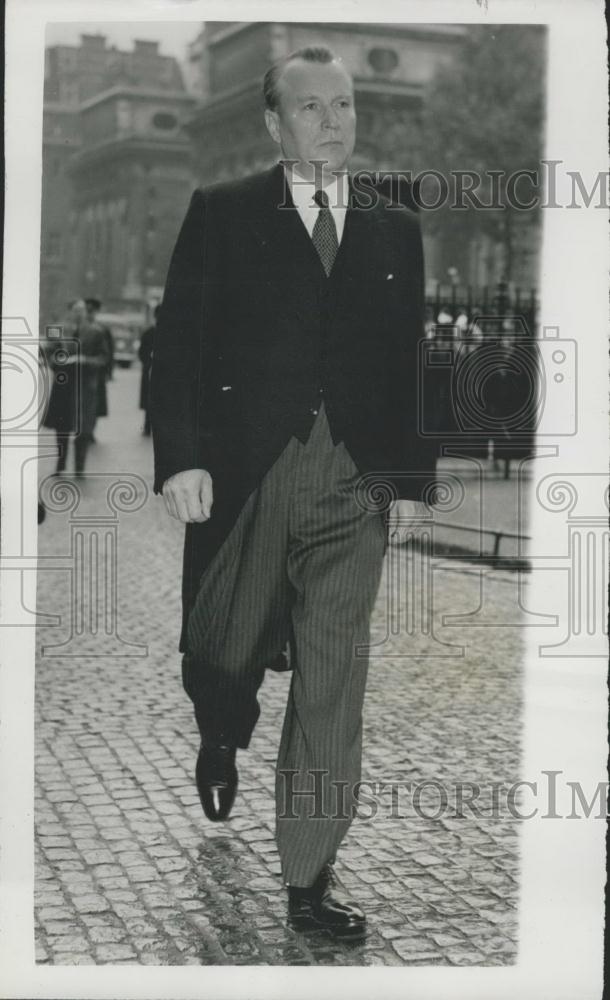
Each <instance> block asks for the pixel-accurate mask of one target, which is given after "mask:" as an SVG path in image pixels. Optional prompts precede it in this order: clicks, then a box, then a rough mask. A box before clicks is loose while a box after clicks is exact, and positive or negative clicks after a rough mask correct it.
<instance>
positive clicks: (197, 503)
mask: <svg viewBox="0 0 610 1000" xmlns="http://www.w3.org/2000/svg"><path fill="white" fill-rule="evenodd" d="M162 492H163V499H164V500H165V506H166V507H167V513H168V514H169V515H170V516H171V517H175V518H176V520H177V521H182V522H183V523H184V524H190V523H191V522H193V521H196V522H198V523H201V522H202V521H207V520H208V518H209V517H210V514H211V511H212V503H213V502H214V494H213V491H212V477H211V475H210V473H209V472H206V470H205V469H185V471H184V472H177V473H176V474H175V475H174V476H170V477H169V479H166V480H165V482H164V483H163V490H162Z"/></svg>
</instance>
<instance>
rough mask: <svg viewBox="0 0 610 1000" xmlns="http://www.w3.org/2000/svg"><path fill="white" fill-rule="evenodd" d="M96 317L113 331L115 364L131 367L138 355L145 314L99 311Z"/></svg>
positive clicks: (97, 320)
mask: <svg viewBox="0 0 610 1000" xmlns="http://www.w3.org/2000/svg"><path fill="white" fill-rule="evenodd" d="M95 319H96V322H98V323H103V324H104V326H107V327H108V329H109V330H110V332H111V333H112V339H113V341H114V362H115V364H117V365H119V367H121V368H130V367H131V365H132V364H133V362H134V361H135V360H136V359H137V357H138V347H139V346H140V336H141V334H142V330H143V329H144V327H145V325H146V324H145V320H144V317H143V315H142V314H141V313H110V312H99V313H98V314H97V316H96V317H95Z"/></svg>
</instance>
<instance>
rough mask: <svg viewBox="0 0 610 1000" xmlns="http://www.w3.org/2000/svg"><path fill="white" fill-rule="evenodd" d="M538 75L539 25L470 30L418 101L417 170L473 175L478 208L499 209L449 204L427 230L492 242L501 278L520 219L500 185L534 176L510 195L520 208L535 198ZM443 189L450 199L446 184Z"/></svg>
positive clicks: (541, 59) (541, 58) (539, 146)
mask: <svg viewBox="0 0 610 1000" xmlns="http://www.w3.org/2000/svg"><path fill="white" fill-rule="evenodd" d="M544 75H545V29H544V27H542V26H540V25H504V24H503V25H489V26H487V25H486V26H475V27H474V28H472V29H470V30H469V32H468V34H467V35H466V37H465V39H464V41H463V43H462V49H461V52H460V54H459V55H458V56H457V58H456V59H455V60H454V61H453V62H452V63H451V64H448V65H447V66H446V67H444V68H442V69H441V70H440V71H439V72H438V73H437V74H436V75H435V78H434V79H433V81H432V82H431V84H430V86H429V88H428V90H427V93H426V95H425V98H424V106H423V111H422V120H421V136H420V142H418V147H419V150H418V152H419V155H418V161H419V162H418V167H419V170H420V171H424V170H426V171H427V170H436V171H439V172H440V173H441V174H442V175H443V176H444V177H445V178H447V179H448V180H450V179H451V178H452V172H454V171H466V170H468V171H474V172H476V173H477V175H478V176H479V177H480V178H481V182H480V185H479V186H478V187H476V188H475V191H476V194H477V195H478V197H479V198H480V200H481V201H482V202H483V203H485V204H488V203H489V202H490V201H492V200H493V201H494V202H495V204H497V205H498V206H500V207H498V208H496V209H493V210H489V209H487V210H481V209H476V208H474V207H470V208H467V209H464V210H457V211H456V210H455V209H452V208H451V207H450V206H451V199H450V201H449V204H448V205H445V206H443V207H442V208H440V209H439V210H438V211H437V212H434V213H428V214H429V215H431V216H433V218H431V219H430V224H431V227H432V228H433V229H436V230H437V231H438V230H439V229H444V228H445V227H446V226H447V225H453V226H455V225H459V226H460V227H463V231H464V233H465V234H466V233H468V234H469V235H470V236H471V237H472V236H474V235H475V234H476V233H477V232H484V233H487V234H489V235H490V236H492V238H493V239H494V240H495V241H500V242H501V243H502V244H503V246H504V261H505V275H504V276H505V277H506V278H507V279H510V277H511V270H512V263H513V251H514V233H515V222H516V216H517V215H519V216H521V218H520V220H519V223H522V222H523V216H524V210H523V209H519V208H517V207H515V206H514V203H513V204H511V199H510V197H509V192H507V182H508V179H509V178H510V176H511V175H514V174H515V172H517V171H523V170H530V171H535V172H536V176H537V178H538V182H537V183H536V184H532V182H531V180H530V179H524V180H522V181H520V182H519V184H518V185H517V188H516V192H517V197H518V198H519V199H520V200H521V201H523V202H525V201H528V200H530V199H532V197H533V196H536V195H537V196H540V194H541V192H540V178H541V173H540V160H541V157H542V151H543V132H544ZM491 171H498V172H501V175H502V176H501V178H500V179H499V180H498V179H496V181H495V184H496V188H495V190H494V191H493V195H494V197H493V199H492V197H491V195H492V180H491V177H490V172H491ZM434 183H436V182H434ZM449 187H450V194H451V196H453V193H454V190H455V185H454V183H453V182H452V181H451V180H450V185H449ZM436 191H437V192H438V184H437V185H436ZM537 200H538V199H537ZM464 201H465V203H466V204H467V201H466V199H464ZM513 201H514V200H513ZM537 212H538V209H537V208H532V209H527V221H528V223H530V222H531V223H534V224H535V223H536V221H537ZM448 213H449V215H448Z"/></svg>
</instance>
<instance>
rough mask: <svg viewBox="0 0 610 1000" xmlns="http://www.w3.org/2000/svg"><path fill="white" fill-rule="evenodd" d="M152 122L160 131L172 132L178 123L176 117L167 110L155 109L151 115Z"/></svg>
mask: <svg viewBox="0 0 610 1000" xmlns="http://www.w3.org/2000/svg"><path fill="white" fill-rule="evenodd" d="M152 123H153V126H154V127H155V128H158V129H160V130H161V131H162V132H172V131H173V130H174V129H175V128H176V126H177V125H178V119H177V118H176V116H175V115H172V114H171V113H170V112H169V111H156V112H155V114H154V115H153V116H152Z"/></svg>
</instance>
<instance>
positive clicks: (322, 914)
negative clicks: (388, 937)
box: [288, 864, 366, 940]
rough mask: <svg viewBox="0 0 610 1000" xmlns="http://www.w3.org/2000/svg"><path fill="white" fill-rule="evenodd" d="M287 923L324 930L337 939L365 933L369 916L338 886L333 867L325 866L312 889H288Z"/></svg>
mask: <svg viewBox="0 0 610 1000" xmlns="http://www.w3.org/2000/svg"><path fill="white" fill-rule="evenodd" d="M288 920H289V923H290V924H291V925H292V927H294V928H295V929H296V930H305V929H310V930H311V929H315V928H318V929H321V928H324V929H326V930H328V931H330V932H331V934H333V936H334V937H338V938H349V939H351V940H353V939H354V938H362V937H364V935H365V934H366V917H365V915H364V913H363V912H362V910H361V909H360V907H359V906H357V905H356V903H353V902H352V901H351V900H350V899H348V898H347V896H346V895H345V894H344V893H343V892H342V891H341V889H340V888H339V887H338V882H337V876H336V875H335V871H334V868H333V866H332V865H331V864H327V865H324V868H323V869H322V871H321V872H320V874H319V875H318V877H317V879H316V881H315V882H314V884H313V885H312V886H308V887H307V888H299V887H298V886H294V885H289V886H288Z"/></svg>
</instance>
